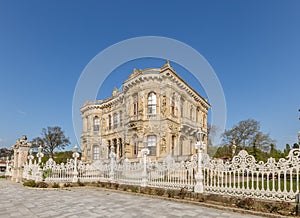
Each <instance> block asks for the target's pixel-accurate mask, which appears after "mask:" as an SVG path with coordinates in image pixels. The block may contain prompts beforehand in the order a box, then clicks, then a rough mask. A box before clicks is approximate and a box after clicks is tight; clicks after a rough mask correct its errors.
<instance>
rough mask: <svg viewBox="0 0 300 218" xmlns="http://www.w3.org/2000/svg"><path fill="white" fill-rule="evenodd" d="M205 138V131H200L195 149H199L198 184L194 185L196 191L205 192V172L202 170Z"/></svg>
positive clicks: (196, 178) (196, 176) (196, 177)
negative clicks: (203, 140)
mask: <svg viewBox="0 0 300 218" xmlns="http://www.w3.org/2000/svg"><path fill="white" fill-rule="evenodd" d="M202 139H203V132H202V131H200V132H198V133H197V142H196V145H195V149H197V151H198V152H197V155H198V171H197V173H196V175H195V180H196V185H195V187H194V191H195V193H203V192H204V185H203V172H202V153H203V150H204V149H205V146H206V145H205V144H204V143H203V142H202Z"/></svg>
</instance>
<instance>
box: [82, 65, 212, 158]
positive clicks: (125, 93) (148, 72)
mask: <svg viewBox="0 0 300 218" xmlns="http://www.w3.org/2000/svg"><path fill="white" fill-rule="evenodd" d="M209 108H210V105H209V103H208V102H207V100H206V99H204V98H203V97H202V96H201V95H200V94H198V93H197V92H196V91H195V90H194V89H193V88H192V87H190V86H189V84H188V83H187V82H185V81H184V80H183V79H182V78H181V77H180V76H179V75H178V74H177V73H176V71H175V70H174V69H173V68H172V67H171V66H170V64H169V62H168V61H167V62H166V64H165V65H164V66H162V67H161V68H151V69H145V70H136V69H134V71H133V73H132V74H131V75H130V76H129V78H128V79H127V80H126V81H124V83H123V86H122V89H121V90H117V89H116V88H115V89H114V90H113V92H112V96H111V97H109V98H108V99H104V100H93V101H87V102H85V104H84V105H83V106H82V107H81V114H82V122H83V129H82V134H81V150H82V160H83V161H85V162H93V161H94V160H98V159H105V158H108V153H109V150H110V149H111V147H112V146H114V148H115V152H116V154H117V158H118V159H122V158H128V159H130V160H132V161H134V160H137V158H138V157H140V155H141V149H142V148H144V146H147V147H148V149H149V150H150V154H149V157H150V158H151V159H153V160H160V159H162V158H164V157H166V156H167V155H171V156H173V158H175V159H176V160H186V159H188V157H189V156H191V155H192V154H194V153H195V152H196V151H195V148H194V145H195V142H196V134H195V133H196V132H197V131H199V130H202V131H203V132H204V133H206V132H207V113H208V109H209ZM204 140H206V139H204Z"/></svg>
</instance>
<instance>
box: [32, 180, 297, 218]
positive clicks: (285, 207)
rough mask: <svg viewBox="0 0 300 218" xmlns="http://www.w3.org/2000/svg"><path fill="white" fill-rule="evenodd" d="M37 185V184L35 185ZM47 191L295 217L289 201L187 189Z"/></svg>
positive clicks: (101, 185)
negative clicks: (151, 198)
mask: <svg viewBox="0 0 300 218" xmlns="http://www.w3.org/2000/svg"><path fill="white" fill-rule="evenodd" d="M39 183H41V184H39ZM47 184H48V186H47V187H48V188H52V189H53V188H55V189H57V188H68V189H69V188H72V187H83V188H89V187H93V188H100V189H105V190H111V191H118V192H120V191H121V192H126V193H130V194H137V195H149V196H155V197H159V198H164V199H169V200H176V201H184V202H188V203H194V204H200V205H201V204H202V205H203V204H204V205H206V206H210V207H215V208H224V207H227V209H229V208H230V210H233V211H235V210H237V211H239V212H242V211H241V209H242V210H247V211H248V212H249V213H251V214H254V215H260V216H268V217H272V215H274V217H278V215H282V216H295V215H296V203H291V202H279V201H267V200H261V199H254V198H239V197H234V196H222V195H218V194H204V193H195V192H193V191H188V190H187V189H184V188H182V189H179V190H176V189H165V188H157V187H141V186H135V185H126V184H119V183H112V182H85V183H82V182H80V181H78V182H76V183H69V182H66V183H62V182H60V183H59V184H58V183H53V182H52V183H47ZM36 187H41V188H46V187H45V182H37V183H36Z"/></svg>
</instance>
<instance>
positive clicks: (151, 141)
mask: <svg viewBox="0 0 300 218" xmlns="http://www.w3.org/2000/svg"><path fill="white" fill-rule="evenodd" d="M147 145H148V149H149V151H150V153H149V155H150V156H156V136H155V135H149V136H148V138H147Z"/></svg>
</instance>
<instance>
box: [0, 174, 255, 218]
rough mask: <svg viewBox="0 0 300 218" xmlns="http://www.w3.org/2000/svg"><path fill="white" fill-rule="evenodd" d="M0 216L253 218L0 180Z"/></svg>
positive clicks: (89, 190)
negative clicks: (34, 186)
mask: <svg viewBox="0 0 300 218" xmlns="http://www.w3.org/2000/svg"><path fill="white" fill-rule="evenodd" d="M0 193H1V195H0V202H1V204H0V217H1V218H2V217H5V218H6V217H22V218H27V217H28V218H29V217H30V218H35V217H39V218H43V217H45V218H46V217H47V218H48V217H68V218H69V217H73V218H78V217H79V218H80V217H101V218H106V217H107V218H110V217H117V218H119V217H124V218H131V217H137V218H140V217H142V218H168V217H191V218H192V217H205V218H210V217H218V218H219V217H220V218H222V217H224V218H228V217H230V218H240V217H243V218H244V217H245V218H255V217H258V216H252V215H247V214H240V213H235V212H231V211H224V210H218V209H214V208H209V207H204V206H198V205H192V204H185V203H180V202H172V201H167V200H162V199H156V198H150V197H144V196H137V195H131V194H123V193H117V192H109V191H106V190H105V191H104V190H101V189H95V188H88V187H84V188H78V189H77V188H76V189H75V188H74V189H71V190H47V189H43V190H37V189H30V188H27V187H23V186H22V184H20V183H15V182H12V181H9V180H5V179H0Z"/></svg>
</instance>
